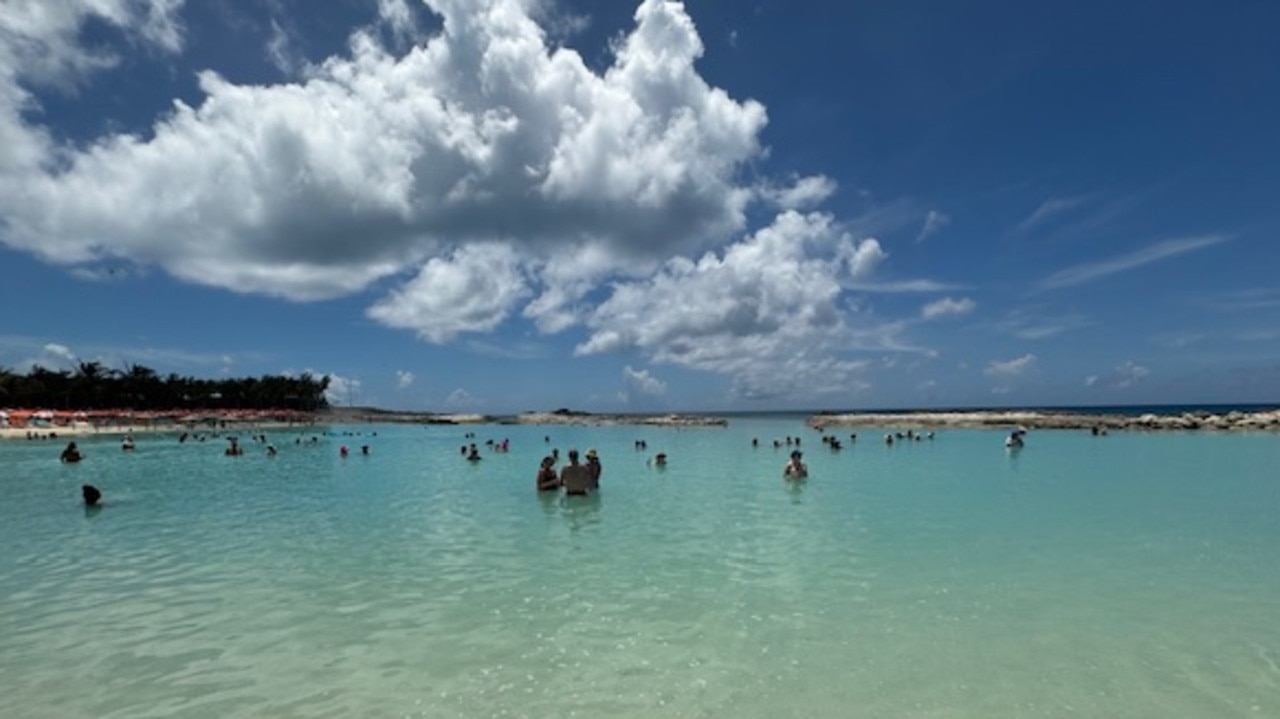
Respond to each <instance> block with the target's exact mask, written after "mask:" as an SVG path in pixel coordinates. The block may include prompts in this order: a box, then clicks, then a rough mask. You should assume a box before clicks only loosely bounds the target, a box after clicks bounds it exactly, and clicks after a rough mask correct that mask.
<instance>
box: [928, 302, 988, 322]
mask: <svg viewBox="0 0 1280 719" xmlns="http://www.w3.org/2000/svg"><path fill="white" fill-rule="evenodd" d="M977 306H978V303H977V302H974V301H973V300H971V299H969V298H968V297H962V298H960V299H958V300H953V299H951V298H950V297H943V298H942V299H940V300H938V301H936V302H930V303H929V304H927V305H925V306H924V307H922V308H921V309H920V316H921V317H923V318H925V319H926V320H932V319H937V318H939V317H961V316H964V315H967V314H969V313H971V312H973V310H974V309H975V308H977Z"/></svg>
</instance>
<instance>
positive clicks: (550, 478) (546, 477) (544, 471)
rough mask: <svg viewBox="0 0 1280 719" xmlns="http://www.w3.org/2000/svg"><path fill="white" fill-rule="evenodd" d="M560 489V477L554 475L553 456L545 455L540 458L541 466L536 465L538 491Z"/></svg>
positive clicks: (554, 463) (554, 461) (554, 462)
mask: <svg viewBox="0 0 1280 719" xmlns="http://www.w3.org/2000/svg"><path fill="white" fill-rule="evenodd" d="M557 489H560V477H559V476H558V475H556V460H555V457H552V456H551V455H547V456H546V457H543V458H542V466H540V467H538V491H539V492H549V491H554V490H557Z"/></svg>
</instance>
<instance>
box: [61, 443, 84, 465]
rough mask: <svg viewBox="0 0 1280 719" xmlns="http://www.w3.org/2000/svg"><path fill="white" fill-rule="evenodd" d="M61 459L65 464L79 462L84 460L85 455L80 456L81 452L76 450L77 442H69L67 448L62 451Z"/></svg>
mask: <svg viewBox="0 0 1280 719" xmlns="http://www.w3.org/2000/svg"><path fill="white" fill-rule="evenodd" d="M61 459H62V461H63V462H79V461H80V460H81V459H84V455H82V454H80V450H78V449H76V443H75V442H69V443H68V444H67V448H66V449H64V450H62V457H61Z"/></svg>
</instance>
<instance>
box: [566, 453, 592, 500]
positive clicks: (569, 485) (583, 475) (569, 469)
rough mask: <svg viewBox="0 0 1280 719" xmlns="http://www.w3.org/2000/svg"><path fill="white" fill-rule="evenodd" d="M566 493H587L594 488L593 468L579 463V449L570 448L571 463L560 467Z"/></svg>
mask: <svg viewBox="0 0 1280 719" xmlns="http://www.w3.org/2000/svg"><path fill="white" fill-rule="evenodd" d="M560 483H561V484H562V485H564V493H565V494H587V493H589V492H590V491H591V489H592V480H591V470H590V469H588V468H587V466H586V465H585V464H578V450H576V449H571V450H569V463H568V464H566V465H565V466H564V467H562V468H561V469H560Z"/></svg>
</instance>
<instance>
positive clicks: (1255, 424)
mask: <svg viewBox="0 0 1280 719" xmlns="http://www.w3.org/2000/svg"><path fill="white" fill-rule="evenodd" d="M1256 406H1257V407H1272V408H1270V409H1257V410H1251V409H1230V407H1231V406H1230V405H1226V406H1221V408H1220V411H1214V410H1210V409H1190V410H1185V411H1174V412H1167V413H1156V412H1145V413H1141V414H1138V413H1136V412H1124V411H1115V410H1123V409H1125V408H1117V407H1108V408H1105V409H1106V410H1110V411H1090V408H1081V409H1079V410H1074V409H980V410H875V411H853V412H817V413H805V412H801V411H797V412H778V413H760V412H744V413H740V414H739V413H727V412H726V413H710V414H694V413H689V414H686V413H667V414H639V413H634V414H628V413H600V414H597V413H593V412H581V411H575V410H569V409H559V410H555V411H552V412H523V413H520V414H512V415H488V414H480V413H451V414H450V413H435V412H406V411H396V410H384V409H378V408H375V407H331V408H328V409H324V410H320V411H316V412H296V411H292V412H283V413H273V412H271V411H251V410H220V411H217V412H211V413H207V414H204V415H202V416H201V418H200V420H199V421H182V420H178V419H174V418H173V417H172V416H171V415H170V414H166V413H158V415H156V416H148V415H147V414H145V413H140V414H131V413H129V412H127V411H121V412H120V413H118V415H116V416H109V417H106V418H103V417H97V418H93V419H89V420H86V419H83V418H78V419H74V420H71V421H66V422H57V421H55V422H53V423H41V424H33V425H25V426H9V427H5V426H2V425H0V439H26V438H27V437H28V436H29V435H34V436H37V437H41V438H44V437H48V436H57V437H63V436H66V437H93V436H106V437H110V436H122V435H127V434H154V433H163V432H170V433H178V432H184V431H186V432H203V431H229V432H244V431H248V430H255V429H257V430H265V429H271V430H277V431H278V430H298V431H307V430H309V429H314V428H316V427H319V426H324V425H342V424H381V423H386V424H421V425H433V424H444V425H479V424H527V425H580V426H615V425H636V426H651V427H726V426H728V425H729V423H730V421H732V420H733V419H735V418H738V417H752V416H768V415H770V414H789V415H794V416H796V417H798V418H805V417H806V415H807V419H805V420H804V421H805V424H807V425H808V426H810V427H813V428H815V429H827V428H833V427H884V428H888V429H911V428H930V429H938V428H954V429H1012V428H1014V427H1023V428H1026V429H1084V430H1088V429H1094V428H1096V429H1098V430H1108V431H1109V430H1134V431H1162V430H1177V431H1198V430H1206V431H1280V408H1275V407H1274V406H1269V405H1256ZM1098 409H1103V408H1098ZM1137 409H1144V408H1141V407H1140V408H1137ZM1152 409H1154V408H1152ZM107 412H109V411H101V413H107Z"/></svg>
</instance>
